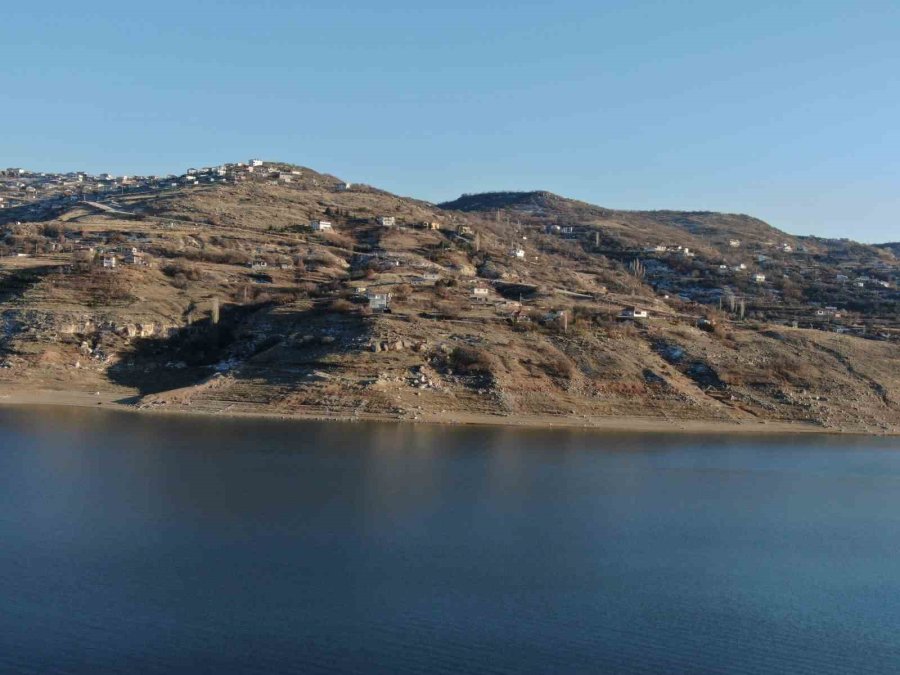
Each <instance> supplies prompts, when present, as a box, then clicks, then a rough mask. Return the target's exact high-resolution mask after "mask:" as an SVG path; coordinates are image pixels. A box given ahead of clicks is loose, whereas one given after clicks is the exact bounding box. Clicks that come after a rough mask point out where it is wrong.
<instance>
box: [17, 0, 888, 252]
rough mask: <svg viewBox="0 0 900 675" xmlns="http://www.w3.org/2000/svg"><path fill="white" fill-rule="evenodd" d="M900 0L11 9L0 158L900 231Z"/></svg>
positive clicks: (853, 233) (833, 232)
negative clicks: (529, 193)
mask: <svg viewBox="0 0 900 675" xmlns="http://www.w3.org/2000/svg"><path fill="white" fill-rule="evenodd" d="M898 85H900V3H898V2H896V1H893V2H866V1H865V0H863V1H860V2H834V1H831V0H819V1H817V2H807V1H805V0H795V1H794V2H790V3H785V2H768V1H762V2H753V3H750V2H740V3H739V2H722V1H721V0H717V1H707V0H697V1H695V2H686V1H685V2H672V1H668V2H642V1H639V0H636V1H632V2H598V1H596V0H594V1H589V0H577V1H575V0H569V1H567V0H560V1H558V2H554V3H550V2H546V1H541V2H532V1H531V0H517V1H516V2H507V1H500V2H492V1H491V0H481V1H480V2H473V1H471V0H457V1H456V2H454V3H440V6H431V3H427V2H422V1H421V0H418V1H417V2H407V1H406V0H403V1H399V2H392V1H390V0H388V1H387V2H384V3H375V2H361V1H357V0H353V1H347V0H344V1H342V0H336V1H332V2H328V3H325V2H316V3H307V2H292V1H288V0H283V1H277V0H254V1H253V2H233V1H230V0H217V1H216V2H212V1H210V0H192V1H191V2H189V3H188V2H183V1H181V2H171V1H169V0H156V1H155V2H152V3H122V2H115V3H113V2H106V1H104V0H101V1H99V2H92V3H71V2H61V1H58V0H49V1H47V2H43V3H40V4H38V5H31V4H29V3H22V2H20V3H5V6H4V9H3V15H2V17H0V101H2V105H0V130H2V131H0V164H3V165H7V166H25V167H28V168H33V169H37V170H56V169H65V170H68V169H80V170H86V171H94V172H102V171H110V172H113V173H126V174H131V173H169V172H181V171H183V170H184V169H185V168H186V167H188V166H193V165H197V164H203V165H205V164H212V163H218V162H224V161H234V160H239V159H246V158H248V157H250V156H261V157H264V158H266V159H279V160H284V161H290V162H296V163H298V164H303V165H306V166H310V167H312V168H314V169H317V170H320V171H325V172H329V173H334V174H335V175H338V176H341V177H343V178H345V179H347V180H351V181H354V182H367V183H371V184H374V185H378V186H379V187H383V188H385V189H388V190H391V191H394V192H399V193H401V194H406V195H410V196H415V197H420V198H423V199H428V200H432V201H440V200H444V199H450V198H453V197H455V196H457V195H459V194H460V193H462V192H479V191H485V190H498V189H547V190H552V191H554V192H558V193H560V194H564V195H566V196H571V197H576V198H579V199H584V200H586V201H590V202H594V203H597V204H602V205H604V206H609V207H614V208H636V209H654V208H677V209H690V210H707V209H708V210H721V211H730V212H740V213H750V214H752V215H756V216H759V217H761V218H764V219H765V220H767V221H769V222H771V223H772V224H773V225H776V226H778V227H781V228H783V229H786V230H788V231H790V232H795V233H799V234H819V235H823V236H849V237H851V238H855V239H860V240H863V241H881V240H898V239H900V221H898V212H900V208H898V207H900V189H898V188H900V180H898V179H900V161H898V156H900V124H898V122H900V86H898Z"/></svg>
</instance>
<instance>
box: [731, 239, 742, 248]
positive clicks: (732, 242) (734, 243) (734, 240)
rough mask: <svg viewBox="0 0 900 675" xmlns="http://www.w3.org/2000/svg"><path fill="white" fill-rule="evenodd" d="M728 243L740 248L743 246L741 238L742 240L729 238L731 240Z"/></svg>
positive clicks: (732, 246)
mask: <svg viewBox="0 0 900 675" xmlns="http://www.w3.org/2000/svg"><path fill="white" fill-rule="evenodd" d="M728 245H729V246H730V247H731V248H740V246H741V240H740V239H729V240H728Z"/></svg>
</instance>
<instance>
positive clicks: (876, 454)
mask: <svg viewBox="0 0 900 675" xmlns="http://www.w3.org/2000/svg"><path fill="white" fill-rule="evenodd" d="M897 449H898V443H897V441H896V440H895V439H856V438H835V437H818V436H817V437H790V438H775V437H756V438H755V437H722V436H712V435H709V436H695V437H690V436H679V435H663V434H654V435H634V434H608V433H606V434H604V433H591V432H585V431H581V430H553V431H536V430H525V429H489V428H453V427H440V426H410V425H401V424H323V423H290V422H280V421H251V420H227V419H221V420H220V419H213V418H192V417H163V416H159V417H155V416H136V415H126V414H120V413H113V412H109V411H95V410H71V409H46V408H44V409H32V410H28V409H2V410H0V488H2V489H0V541H2V542H3V545H2V547H0V597H2V598H3V600H4V606H3V611H2V612H0V671H3V672H13V673H39V672H49V671H51V670H56V671H60V672H125V671H134V672H173V671H176V672H177V671H181V672H197V671H204V670H206V671H210V672H212V671H219V672H304V673H305V672H366V673H369V672H386V673H387V672H390V673H402V672H441V671H442V670H443V671H444V672H453V673H464V672H510V673H512V672H517V673H518V672H590V671H596V670H600V671H606V672H677V671H681V672H684V671H692V672H704V671H705V672H723V671H729V672H732V671H733V672H779V671H780V672H798V671H803V670H808V671H813V670H814V671H816V672H822V673H829V672H831V673H837V672H849V671H853V672H891V670H892V669H893V668H894V667H895V666H896V664H897V663H900V659H898V656H900V642H898V639H897V635H898V634H900V579H898V575H897V574H896V565H895V563H894V557H895V556H894V549H895V547H896V542H897V541H898V538H900V508H898V507H900V490H898V487H900V454H898V453H895V452H893V451H894V450H897Z"/></svg>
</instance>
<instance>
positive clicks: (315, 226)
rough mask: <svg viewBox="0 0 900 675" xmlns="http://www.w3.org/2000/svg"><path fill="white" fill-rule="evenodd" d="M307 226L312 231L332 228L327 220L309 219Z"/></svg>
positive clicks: (323, 230)
mask: <svg viewBox="0 0 900 675" xmlns="http://www.w3.org/2000/svg"><path fill="white" fill-rule="evenodd" d="M309 226H310V227H311V228H312V231H313V232H331V231H332V230H333V229H334V228H332V227H331V223H330V222H328V221H327V220H311V221H309Z"/></svg>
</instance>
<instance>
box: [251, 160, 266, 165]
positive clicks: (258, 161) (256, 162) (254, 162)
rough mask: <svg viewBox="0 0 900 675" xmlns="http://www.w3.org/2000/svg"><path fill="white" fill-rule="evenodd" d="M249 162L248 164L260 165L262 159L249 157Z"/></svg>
mask: <svg viewBox="0 0 900 675" xmlns="http://www.w3.org/2000/svg"><path fill="white" fill-rule="evenodd" d="M249 164H250V166H262V165H263V161H262V160H261V159H251V160H250V162H249Z"/></svg>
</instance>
